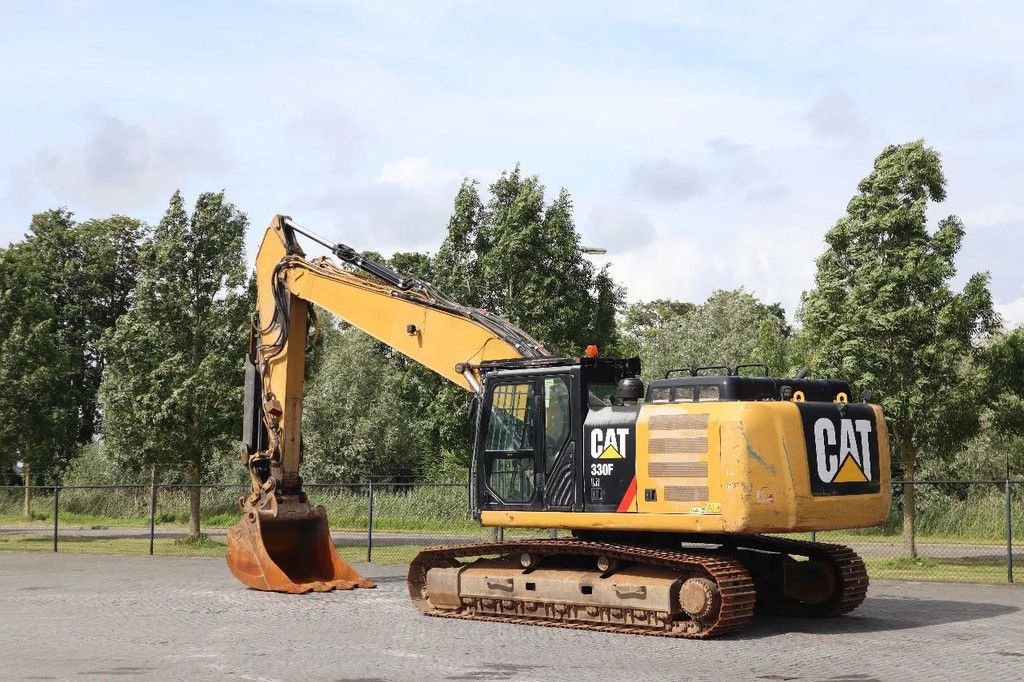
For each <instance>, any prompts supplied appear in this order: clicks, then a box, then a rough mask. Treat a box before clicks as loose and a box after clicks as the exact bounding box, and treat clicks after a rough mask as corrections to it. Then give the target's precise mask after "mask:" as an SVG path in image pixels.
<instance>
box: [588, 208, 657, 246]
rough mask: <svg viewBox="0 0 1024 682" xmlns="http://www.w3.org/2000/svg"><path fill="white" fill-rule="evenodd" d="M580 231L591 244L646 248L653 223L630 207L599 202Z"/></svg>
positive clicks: (652, 233)
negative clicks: (600, 203)
mask: <svg viewBox="0 0 1024 682" xmlns="http://www.w3.org/2000/svg"><path fill="white" fill-rule="evenodd" d="M580 232H581V233H582V235H583V238H584V241H585V242H586V243H587V245H588V246H594V247H599V248H604V249H608V251H610V252H616V253H627V252H629V251H635V250H637V249H641V248H644V247H646V246H647V245H648V244H649V243H650V242H651V240H652V239H653V237H654V232H655V230H654V224H653V223H652V222H651V220H650V218H648V217H647V216H645V215H644V214H643V213H641V212H640V211H638V210H636V209H634V208H631V207H628V206H614V205H599V206H597V207H596V208H595V209H594V210H592V211H591V212H590V216H589V218H588V219H587V221H586V222H585V223H584V224H583V226H582V228H581V229H580Z"/></svg>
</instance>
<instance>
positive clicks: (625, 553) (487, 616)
mask: <svg viewBox="0 0 1024 682" xmlns="http://www.w3.org/2000/svg"><path fill="white" fill-rule="evenodd" d="M662 540H664V538H662ZM730 540H731V541H732V542H734V543H735V544H734V545H732V546H731V547H730V548H729V549H724V548H720V549H717V550H710V551H703V550H689V549H686V548H681V547H680V543H678V542H677V543H675V546H669V543H667V542H665V543H659V544H658V545H657V546H635V545H632V544H630V545H625V544H618V543H612V542H602V541H597V540H581V539H560V540H547V539H537V540H523V541H517V542H503V543H488V544H478V545H461V546H449V547H433V548H427V549H424V550H423V551H422V552H420V553H419V554H418V555H417V556H416V558H415V559H414V560H413V562H412V564H410V566H409V574H408V588H409V594H410V596H411V597H412V600H413V603H414V604H415V605H416V607H417V608H418V609H419V610H420V611H421V612H423V613H425V614H426V615H428V616H436V617H441V618H461V619H468V620H485V621H496V622H503V623H515V624H520V625H541V626H547V627H563V628H575V629H586V630H597V631H600V632H619V633H629V634H644V635H656V636H663V637H685V638H700V639H703V638H709V637H717V636H719V635H724V634H728V633H730V632H734V631H736V630H738V629H740V628H742V627H744V626H745V625H746V624H747V623H748V622H749V621H750V619H751V618H752V616H753V613H754V610H755V606H756V608H757V610H758V612H761V613H773V614H778V615H788V616H819V617H827V616H838V615H841V614H844V613H848V612H850V611H852V610H853V609H855V608H857V606H859V605H860V604H861V602H863V601H864V598H865V596H866V594H867V587H868V576H867V572H866V570H865V568H864V562H863V561H862V560H861V559H860V557H858V556H857V555H856V554H855V553H854V552H853V551H852V550H850V549H849V548H847V547H842V546H840V545H832V544H826V543H817V542H804V541H801V540H789V539H785V538H775V537H768V536H759V535H748V536H732V537H731V538H730ZM750 550H754V551H755V552H756V554H757V555H758V556H760V557H764V556H772V557H774V558H775V559H776V560H781V561H783V562H788V563H787V564H786V565H787V566H789V568H790V570H792V568H793V566H796V570H797V573H796V574H794V575H793V578H794V579H798V578H799V576H801V575H802V576H804V577H806V578H809V577H812V576H813V577H815V580H813V581H812V583H813V585H814V586H815V587H814V589H812V590H806V589H805V590H803V591H800V590H798V591H796V592H799V594H797V593H795V592H794V591H793V590H792V589H790V590H787V589H786V583H785V580H782V581H777V580H773V579H772V576H771V575H770V570H769V569H767V568H765V566H766V565H767V564H765V562H763V561H761V560H751V559H750V555H751V552H750ZM523 553H529V554H531V555H532V556H534V557H537V559H538V561H541V562H543V563H545V564H547V563H550V564H551V565H552V566H559V565H564V564H565V563H566V562H570V563H571V561H572V559H579V558H586V559H587V560H588V561H594V560H595V559H596V560H598V561H600V562H601V563H603V564H604V563H607V562H612V561H614V562H615V565H616V568H614V569H612V571H615V570H618V567H619V566H622V567H632V569H622V570H623V572H624V574H629V573H630V571H631V570H632V574H631V575H627V576H626V577H632V578H633V579H634V580H635V579H636V578H638V577H639V578H640V579H641V581H642V578H643V575H644V570H648V574H649V575H652V576H653V575H656V574H657V571H662V572H663V573H662V575H664V574H666V573H664V572H665V571H668V572H669V573H671V574H672V575H675V576H677V578H678V581H677V582H676V583H675V585H676V587H673V588H672V589H674V590H676V592H675V594H676V602H675V604H674V605H673V606H666V604H665V603H664V602H663V601H662V600H660V599H659V598H654V599H649V598H648V590H646V589H645V590H643V592H641V591H640V590H639V589H638V588H639V587H640V585H632V586H631V585H613V592H612V593H613V594H615V595H616V598H617V599H620V600H622V603H621V604H612V603H610V602H607V601H606V602H603V603H590V602H587V601H586V599H585V598H579V597H577V598H572V597H570V591H569V589H568V588H569V587H571V586H572V585H579V586H580V587H585V586H586V587H588V589H587V591H586V592H584V594H590V593H591V591H592V590H595V589H596V588H593V587H589V586H588V585H587V580H586V579H585V578H586V576H582V575H581V574H580V571H579V570H578V569H574V568H570V567H564V568H563V569H552V570H553V571H558V570H562V571H564V577H563V579H562V580H564V582H565V585H561V584H556V585H554V586H553V588H552V589H550V590H548V593H549V594H555V595H557V598H554V599H545V598H544V595H545V591H544V590H542V589H540V585H541V583H540V581H541V580H548V581H549V582H551V580H554V582H555V583H558V582H560V581H559V579H558V578H553V579H552V578H548V577H545V574H546V573H547V572H546V571H544V570H541V571H536V572H530V573H525V572H524V571H522V570H520V569H519V568H518V567H519V566H521V564H520V562H519V561H518V558H519V556H520V555H521V554H523ZM493 556H498V557H505V559H504V560H502V559H497V560H496V559H486V558H483V557H493ZM793 556H800V557H806V559H807V560H806V561H799V562H798V561H795V560H793V559H792V557H793ZM459 559H463V560H466V561H467V563H462V562H460V561H459ZM503 561H504V565H503ZM576 563H579V562H576ZM644 567H647V569H645V568H644ZM431 569H441V570H438V571H432V570H431ZM527 570H529V569H527ZM600 570H604V569H600ZM652 570H653V571H655V573H650V571H652ZM636 571H639V573H637V572H636ZM463 573H465V575H466V576H467V577H469V576H471V575H476V577H477V578H478V577H479V575H477V574H481V573H482V574H483V575H487V576H490V575H515V574H517V573H518V574H521V575H522V578H523V579H524V581H525V580H530V581H534V580H536V581H537V582H536V585H537V587H531V586H530V585H529V584H527V583H524V586H525V589H526V590H531V589H533V590H536V592H535V594H536V595H537V596H536V597H532V596H531V597H529V598H523V595H524V594H525V593H521V592H520V591H519V587H518V582H515V581H513V582H510V583H504V582H503V583H502V587H503V588H505V589H504V590H503V591H507V590H510V591H511V593H510V594H507V596H504V597H496V596H493V595H487V596H483V595H482V594H481V593H480V592H479V591H478V590H477V589H475V588H473V587H470V588H469V589H468V590H467V589H464V587H463V586H462V584H461V581H462V579H461V575H462V574H463ZM435 574H436V575H435ZM609 575H610V576H612V577H614V575H615V574H614V573H611V574H609V573H603V574H601V575H600V577H602V578H603V577H607V576H609ZM510 580H511V579H510ZM478 583H479V581H477V584H478ZM663 584H664V580H663V579H661V578H654V579H653V580H652V581H651V584H650V585H649V587H651V588H653V589H654V593H652V595H651V596H652V597H654V596H655V595H658V594H662V593H663V592H662V589H663ZM442 585H443V587H442ZM484 587H485V588H486V589H491V588H489V587H487V584H486V582H485V585H484ZM432 588H433V589H432ZM435 591H436V592H437V593H436V594H435ZM594 594H597V592H596V591H595V592H594ZM802 599H807V601H802ZM644 600H647V601H648V602H649V603H647V604H643V602H644Z"/></svg>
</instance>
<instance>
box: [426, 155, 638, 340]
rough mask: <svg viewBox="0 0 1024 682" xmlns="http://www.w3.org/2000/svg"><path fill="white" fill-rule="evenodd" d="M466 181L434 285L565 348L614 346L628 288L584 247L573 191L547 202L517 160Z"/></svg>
mask: <svg viewBox="0 0 1024 682" xmlns="http://www.w3.org/2000/svg"><path fill="white" fill-rule="evenodd" d="M490 194H491V197H490V199H489V201H488V202H487V203H486V204H484V203H483V200H482V198H481V197H480V193H479V190H478V187H477V183H476V182H471V181H466V182H464V183H463V185H462V187H461V188H460V190H459V193H458V195H457V196H456V198H455V211H454V213H453V214H452V217H451V219H450V220H449V222H448V236H447V238H446V239H445V241H444V244H442V245H441V248H440V249H439V250H438V253H437V256H436V257H435V259H434V264H433V275H434V284H436V285H437V286H438V288H440V289H441V290H442V291H444V292H446V293H447V294H448V295H449V296H451V297H453V298H454V299H455V300H457V301H460V302H461V303H465V304H467V305H472V306H474V307H477V308H484V309H486V310H490V311H491V312H495V313H497V314H499V315H501V316H502V317H504V318H506V319H508V320H510V321H511V322H513V323H514V324H516V325H517V326H519V327H521V328H523V329H525V330H526V331H527V332H529V333H530V334H531V335H533V336H534V338H536V339H538V340H539V341H541V342H542V343H544V344H546V345H547V346H548V347H550V348H553V349H555V350H556V351H558V352H561V353H562V354H565V355H579V354H581V353H582V352H583V350H584V349H585V348H586V346H587V345H588V344H592V343H594V344H597V345H598V346H601V347H610V346H611V345H612V344H613V343H614V341H615V339H616V329H615V312H616V310H617V308H618V307H619V306H620V305H621V303H622V300H623V295H624V294H623V291H622V289H621V287H619V286H618V285H616V284H615V283H614V282H613V281H612V279H611V277H610V276H609V275H608V273H607V271H606V270H597V269H596V268H595V267H594V266H593V264H591V263H590V262H589V261H588V260H587V259H586V258H584V256H583V253H582V251H580V237H579V233H577V232H576V226H575V223H574V222H573V217H572V199H571V197H570V196H569V193H568V192H567V191H566V190H564V189H563V190H562V191H561V192H559V194H558V196H557V197H556V198H555V199H554V201H552V202H550V203H545V198H544V186H543V185H541V184H540V181H539V180H538V178H537V177H536V176H532V177H524V176H523V175H522V173H521V172H520V170H519V167H518V166H517V167H516V168H515V169H514V170H512V171H511V172H506V173H503V174H502V176H501V177H500V178H499V179H498V180H497V182H495V183H494V184H492V185H491V186H490Z"/></svg>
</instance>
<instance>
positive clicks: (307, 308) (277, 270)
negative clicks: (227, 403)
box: [228, 216, 550, 592]
mask: <svg viewBox="0 0 1024 682" xmlns="http://www.w3.org/2000/svg"><path fill="white" fill-rule="evenodd" d="M296 233H301V234H303V235H305V236H307V237H309V238H311V239H313V240H314V241H317V242H318V243H320V244H322V245H323V246H325V247H327V248H329V249H330V250H331V251H332V252H333V253H334V255H335V256H337V257H338V259H339V260H341V261H342V262H343V263H344V264H346V265H347V266H348V267H347V268H345V267H341V266H339V265H338V264H336V263H335V262H333V261H331V260H330V259H328V258H317V259H308V258H307V257H306V255H305V253H304V252H303V250H302V248H301V247H300V246H299V244H298V241H297V239H296ZM256 280H257V314H256V318H255V321H254V324H253V328H252V337H251V343H250V352H249V355H248V358H247V361H248V362H247V367H246V405H245V408H246V409H245V427H244V429H245V431H244V434H243V443H242V459H243V461H244V463H245V464H246V466H247V467H248V469H249V473H250V478H251V481H252V492H251V493H250V494H249V495H248V496H247V497H244V498H242V499H241V500H240V501H239V506H240V508H241V511H242V520H241V521H239V522H238V523H237V524H236V525H235V526H234V527H233V528H232V530H231V532H230V533H229V535H228V566H229V567H230V568H231V571H232V573H234V575H235V576H236V577H237V578H238V579H239V580H241V581H242V582H243V583H245V584H246V585H248V586H250V587H253V588H255V589H261V590H273V591H280V592H307V591H310V590H316V591H323V590H329V589H348V588H351V587H371V586H372V583H371V582H370V581H368V580H365V579H363V578H362V577H361V576H359V575H358V574H357V573H356V572H355V571H354V570H353V569H352V568H351V567H350V566H349V565H348V564H347V563H345V561H344V560H343V559H342V558H341V557H340V556H339V555H338V553H337V551H336V550H335V548H334V546H333V543H332V541H331V537H330V532H329V529H328V525H327V517H326V513H325V512H324V510H323V507H316V508H313V507H311V506H310V505H309V502H308V499H307V497H306V494H305V492H304V491H303V490H302V479H301V477H300V476H299V465H300V463H301V460H302V439H301V422H302V396H303V385H304V374H305V346H306V337H307V333H308V330H309V326H310V319H311V318H312V317H313V308H312V307H311V306H312V305H313V304H315V305H318V306H320V307H322V308H324V309H325V310H328V311H330V312H331V313H333V314H335V315H337V316H338V317H339V318H341V319H343V320H345V321H346V322H347V323H349V324H351V325H353V326H355V327H358V328H359V329H361V330H362V331H364V332H366V333H367V334H369V335H370V336H373V337H374V338H376V339H378V340H380V341H382V342H384V343H386V344H388V345H389V346H391V347H392V348H394V349H396V350H398V351H400V352H402V353H404V354H405V355H407V356H409V357H410V358H412V359H413V360H416V361H417V362H419V363H421V364H422V365H424V366H426V367H428V368H430V369H432V370H434V371H435V372H437V373H438V374H440V375H441V376H443V377H445V378H446V379H448V380H450V381H452V382H454V383H456V384H458V385H459V386H461V387H462V388H464V389H466V390H468V391H472V392H474V393H479V392H480V391H481V376H480V366H481V364H482V363H486V362H489V361H494V360H506V359H521V358H543V357H547V356H549V355H550V354H549V353H548V351H547V350H546V349H545V348H544V346H543V345H541V344H540V343H539V342H538V341H536V340H535V339H533V338H531V337H530V336H529V335H528V334H527V333H526V332H524V331H522V330H521V329H519V328H517V327H515V326H514V325H512V324H510V323H509V322H507V321H506V320H504V319H502V318H500V317H498V316H496V315H493V314H491V313H488V312H487V311H483V310H479V309H476V308H471V307H468V306H464V305H461V304H459V303H456V302H455V301H452V300H450V299H448V298H447V297H445V296H444V295H443V294H441V293H440V292H438V291H437V290H436V289H434V288H433V287H432V286H431V285H429V284H427V283H425V282H421V281H419V280H416V279H412V278H407V277H403V276H401V275H400V274H398V273H396V272H394V271H393V270H391V269H390V268H387V267H386V266H383V265H381V264H379V263H376V262H374V261H372V260H370V259H367V258H364V257H363V256H361V255H360V254H359V253H357V252H356V251H355V250H354V249H352V248H350V247H348V246H345V245H342V244H332V243H329V242H327V241H325V240H323V239H322V238H319V237H317V236H316V235H315V234H313V233H312V232H310V231H309V230H307V229H306V228H303V227H302V226H300V225H298V224H296V223H294V222H293V221H292V220H291V219H290V218H287V217H285V216H276V217H275V218H274V219H273V221H271V224H270V226H269V227H268V228H267V231H266V234H265V235H264V238H263V242H262V243H261V245H260V249H259V252H258V254H257V256H256Z"/></svg>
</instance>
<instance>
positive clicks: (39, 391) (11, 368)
mask: <svg viewBox="0 0 1024 682" xmlns="http://www.w3.org/2000/svg"><path fill="white" fill-rule="evenodd" d="M24 250H25V247H24V245H23V244H17V245H14V246H12V247H10V248H8V249H5V250H2V251H0V386H3V390H2V391H0V415H2V418H0V465H2V466H3V468H4V469H5V470H8V471H10V470H11V467H12V465H13V464H14V463H15V462H19V461H20V462H22V464H23V465H24V467H25V468H24V469H23V482H24V483H25V486H26V513H28V505H29V501H28V500H29V495H30V492H29V488H28V486H29V485H30V484H31V480H30V478H29V474H30V472H32V471H34V472H35V473H36V478H37V479H38V478H39V475H40V474H52V472H53V469H54V465H55V462H56V461H57V456H56V453H58V452H61V451H62V450H64V449H65V448H67V447H68V445H69V444H70V443H74V441H75V434H76V428H77V420H76V419H75V410H74V407H75V405H74V401H73V399H72V396H71V394H70V392H69V391H68V383H67V380H68V376H69V375H70V371H71V368H70V363H69V356H68V354H67V353H65V352H63V349H62V348H61V346H60V344H59V342H58V336H57V324H56V316H55V313H54V306H53V301H52V300H51V298H50V296H49V295H48V293H47V291H46V289H45V288H44V286H43V284H44V282H45V276H44V274H43V273H42V272H41V271H40V270H39V269H38V268H36V267H35V266H34V265H33V263H32V260H31V259H30V258H27V257H26V256H25V254H24Z"/></svg>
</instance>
